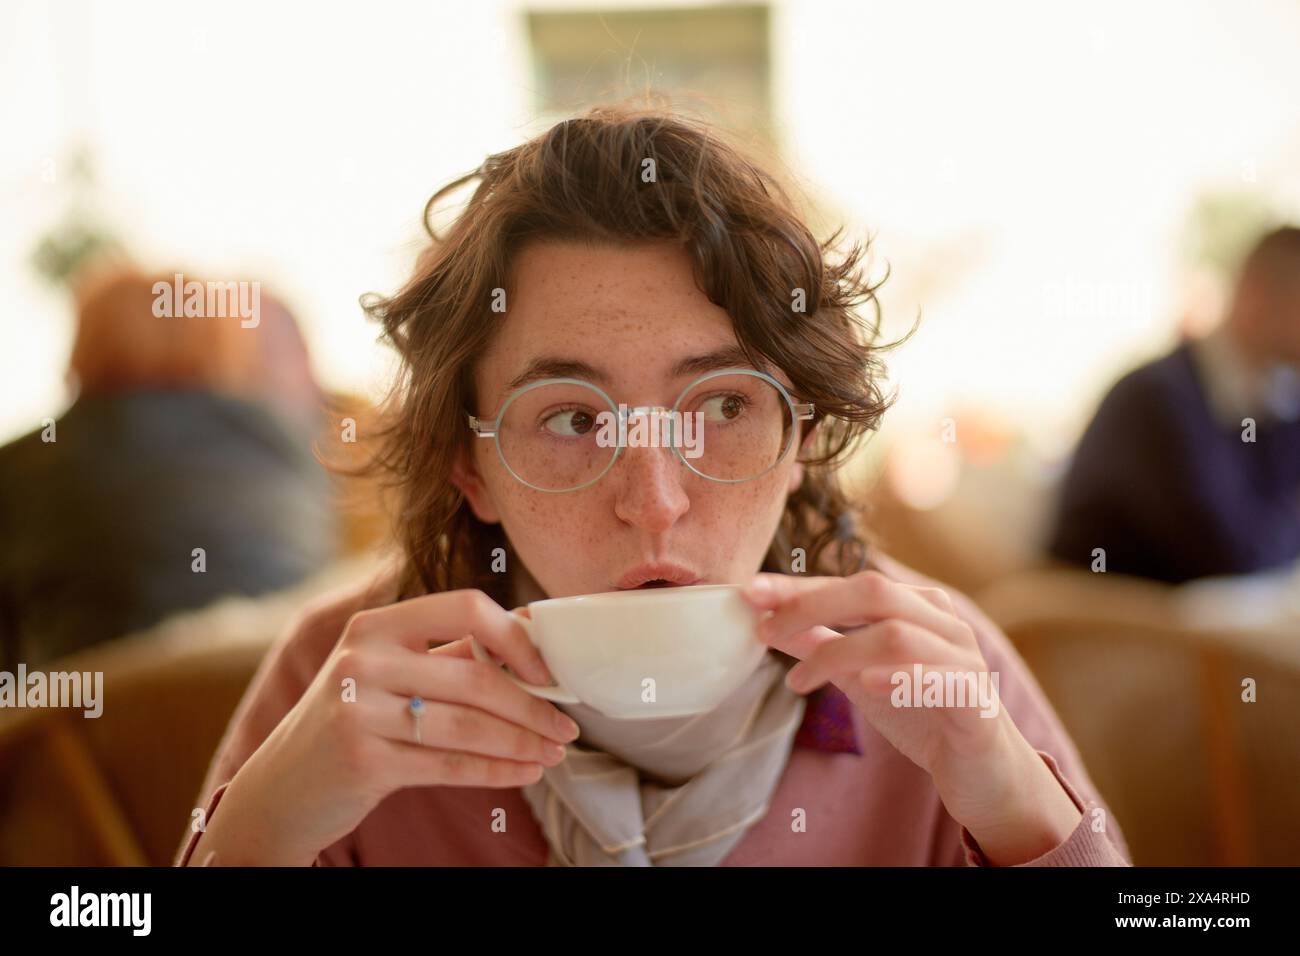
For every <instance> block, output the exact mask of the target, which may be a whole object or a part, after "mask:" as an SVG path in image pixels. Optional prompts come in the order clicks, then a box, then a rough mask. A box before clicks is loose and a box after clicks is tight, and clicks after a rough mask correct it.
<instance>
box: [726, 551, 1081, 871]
mask: <svg viewBox="0 0 1300 956" xmlns="http://www.w3.org/2000/svg"><path fill="white" fill-rule="evenodd" d="M745 596H746V597H747V598H748V599H749V600H750V602H751V603H752V604H753V605H754V606H755V607H757V608H759V609H761V610H765V611H771V612H773V613H771V614H770V615H768V616H767V617H766V619H765V620H764V621H763V622H762V624H761V625H760V636H761V638H762V640H763V641H764V642H765V643H767V644H768V645H769V646H771V647H774V648H776V649H777V650H780V651H783V652H784V653H786V654H789V655H790V656H792V657H795V658H798V659H799V661H800V663H798V664H797V665H795V667H794V668H792V669H791V672H790V675H789V677H788V679H787V683H788V684H789V686H790V687H791V689H792V690H795V691H797V692H799V693H809V692H811V691H813V690H815V689H816V688H818V687H820V686H821V685H823V684H825V683H826V682H828V681H829V682H831V683H833V684H835V686H836V687H838V688H839V689H840V690H842V691H843V692H844V694H845V695H846V696H847V697H848V698H849V699H850V700H851V701H852V702H853V703H854V705H855V706H856V707H857V708H858V709H859V710H861V711H862V713H863V714H864V715H865V717H866V719H867V720H868V722H870V724H871V725H872V726H873V727H874V728H875V729H876V730H877V731H878V732H879V733H880V734H881V736H883V737H884V738H885V739H886V740H887V741H889V743H890V744H892V745H893V746H894V747H895V748H896V749H897V750H899V751H900V752H901V753H902V754H904V755H905V756H906V757H908V758H909V759H910V760H912V761H913V762H914V763H915V764H917V765H918V766H919V767H921V768H922V769H923V770H925V771H926V772H928V773H929V774H930V776H931V777H932V778H933V780H934V782H935V786H936V788H937V789H938V791H939V795H940V797H941V799H942V800H943V803H944V806H945V807H946V808H947V810H948V812H949V814H950V815H951V816H952V817H953V819H955V820H957V821H958V822H959V823H961V824H962V825H963V826H965V827H966V828H967V829H968V830H969V831H970V832H971V835H972V836H974V837H975V839H976V841H977V842H978V843H979V845H980V849H981V850H982V851H983V852H984V855H985V857H986V858H987V859H988V860H989V861H990V862H991V863H994V864H996V865H1008V864H1012V863H1022V862H1026V861H1028V860H1031V859H1033V858H1035V857H1037V856H1040V855H1042V854H1043V853H1046V852H1047V851H1048V850H1050V849H1052V848H1054V847H1056V846H1059V845H1060V844H1061V843H1062V842H1064V841H1065V839H1066V838H1068V836H1069V835H1070V833H1071V832H1072V831H1073V830H1074V828H1075V827H1076V826H1077V825H1078V823H1079V820H1080V817H1081V813H1080V811H1079V809H1078V808H1077V807H1076V806H1075V804H1074V801H1073V800H1071V799H1070V796H1069V794H1067V793H1066V792H1065V791H1064V790H1063V789H1062V788H1061V786H1060V784H1059V783H1058V782H1057V780H1056V778H1055V777H1054V776H1053V775H1052V772H1051V771H1050V770H1049V769H1048V768H1047V765H1046V764H1045V763H1043V761H1042V758H1041V757H1039V755H1038V753H1037V751H1036V750H1035V749H1034V748H1033V746H1032V745H1030V744H1029V742H1028V741H1027V740H1025V738H1024V736H1023V735H1022V734H1021V733H1020V731H1019V729H1018V728H1017V727H1016V725H1015V723H1014V721H1012V719H1011V717H1010V715H1009V714H1007V712H1006V710H1005V709H1004V708H1003V707H1002V706H1001V702H1000V699H999V697H998V687H997V685H998V679H999V675H997V674H996V673H990V672H989V669H988V665H987V664H986V663H985V661H984V655H983V654H982V653H981V651H980V648H979V644H978V642H977V641H976V639H975V632H974V630H973V629H972V628H971V626H970V625H969V624H967V623H966V622H965V621H963V620H962V619H961V618H959V617H958V616H957V615H956V613H955V609H954V605H953V603H952V599H951V598H950V597H949V596H948V594H947V593H946V592H944V591H943V590H941V589H940V588H926V587H913V586H910V585H905V584H901V583H899V582H896V581H893V580H891V579H890V578H888V577H886V576H885V575H883V574H881V573H879V572H877V571H862V572H859V573H857V574H853V575H850V576H849V577H845V578H838V577H805V576H802V575H800V576H795V575H784V574H759V575H757V576H756V577H755V578H754V580H753V581H752V582H751V583H750V584H749V586H748V587H747V588H746V589H745ZM918 677H919V678H920V683H919V685H918V683H917V678H918ZM927 685H931V689H930V690H929V692H928V693H927ZM958 687H960V688H961V689H962V690H963V691H964V692H965V697H964V699H958V698H957V697H956V696H955V695H954V694H953V693H952V692H953V691H955V690H957V688H958ZM935 690H937V691H938V692H939V700H938V702H937V703H938V706H935V705H934V704H935V701H934V700H933V694H934V691H935ZM905 692H909V693H906V694H905ZM923 704H928V705H929V706H923Z"/></svg>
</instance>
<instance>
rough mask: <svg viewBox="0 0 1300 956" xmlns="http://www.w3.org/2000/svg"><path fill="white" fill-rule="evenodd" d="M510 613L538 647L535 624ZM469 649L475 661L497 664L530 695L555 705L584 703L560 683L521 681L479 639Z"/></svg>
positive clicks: (473, 639) (515, 613) (470, 642)
mask: <svg viewBox="0 0 1300 956" xmlns="http://www.w3.org/2000/svg"><path fill="white" fill-rule="evenodd" d="M510 613H511V614H513V615H514V616H515V617H516V618H518V619H519V623H520V624H522V625H523V626H524V632H525V633H527V635H528V640H529V642H531V643H532V644H533V646H534V647H536V646H537V644H536V642H535V641H533V622H532V621H531V620H530V619H529V618H526V617H524V616H523V615H522V614H520V613H518V612H517V611H511V612H510ZM469 649H470V653H472V654H473V655H474V659H475V660H479V661H483V662H484V663H485V664H496V665H497V666H499V667H501V669H502V670H503V671H504V672H505V675H506V677H508V678H510V679H511V680H512V681H514V682H515V684H517V685H518V686H519V687H522V688H523V689H524V690H526V691H528V693H530V694H532V695H533V696H534V697H540V698H542V700H549V701H553V702H554V703H557V704H581V703H582V701H580V700H579V699H578V698H577V697H575V696H574V695H573V694H571V693H569V691H567V690H565V689H564V687H563V686H562V685H561V684H559V683H558V682H557V683H555V684H552V685H551V686H550V687H543V686H542V685H540V684H529V683H528V682H527V681H522V680H520V679H519V678H518V677H516V676H515V675H514V674H512V673H510V672H509V671H507V670H505V665H504V664H500V663H498V662H497V661H494V660H493V659H492V657H491V655H489V654H488V652H487V648H486V647H484V646H483V645H482V644H480V643H479V642H478V639H477V638H475V637H470V639H469Z"/></svg>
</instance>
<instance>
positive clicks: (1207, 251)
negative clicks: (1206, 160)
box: [1182, 190, 1279, 278]
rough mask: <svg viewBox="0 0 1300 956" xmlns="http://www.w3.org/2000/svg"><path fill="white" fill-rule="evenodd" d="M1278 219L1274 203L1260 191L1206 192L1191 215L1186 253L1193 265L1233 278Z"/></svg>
mask: <svg viewBox="0 0 1300 956" xmlns="http://www.w3.org/2000/svg"><path fill="white" fill-rule="evenodd" d="M1278 221H1279V216H1278V214H1277V211H1276V210H1275V209H1274V207H1273V205H1272V204H1271V203H1269V202H1268V200H1266V199H1265V198H1264V197H1263V196H1261V195H1260V194H1259V193H1257V192H1251V191H1248V190H1233V191H1221V192H1214V193H1206V194H1204V195H1202V196H1201V197H1200V198H1199V199H1197V201H1196V202H1195V204H1194V205H1193V206H1192V210H1191V212H1190V213H1189V215H1188V218H1187V225H1186V227H1185V229H1184V233H1183V244H1182V245H1183V249H1182V252H1183V256H1184V258H1185V259H1186V260H1187V261H1188V262H1190V263H1192V264H1193V265H1196V266H1200V267H1202V268H1206V269H1209V270H1210V271H1212V272H1214V273H1217V274H1218V275H1220V276H1222V277H1224V278H1227V277H1230V276H1232V275H1233V274H1235V273H1236V271H1237V268H1238V267H1239V266H1240V265H1241V261H1242V259H1243V258H1245V255H1246V253H1247V252H1249V251H1250V249H1251V247H1252V246H1253V245H1254V244H1255V242H1256V240H1258V239H1259V237H1260V236H1262V235H1263V234H1264V233H1265V232H1267V231H1268V230H1269V229H1271V228H1272V227H1273V226H1275V225H1277V224H1278Z"/></svg>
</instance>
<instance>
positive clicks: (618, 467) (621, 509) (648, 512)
mask: <svg viewBox="0 0 1300 956" xmlns="http://www.w3.org/2000/svg"><path fill="white" fill-rule="evenodd" d="M685 474H686V468H685V466H684V465H682V463H681V461H679V460H678V458H677V453H676V452H675V451H674V450H673V449H672V448H668V447H657V448H656V447H653V446H645V447H633V446H627V447H625V448H624V449H623V453H622V454H621V455H620V456H619V460H618V461H617V462H615V464H614V469H613V474H612V475H610V477H611V478H613V479H614V480H615V481H616V482H617V484H618V498H617V500H616V501H615V504H614V512H615V514H617V515H618V516H619V518H621V519H622V520H623V521H626V522H627V523H628V524H630V525H635V526H636V527H638V528H642V529H644V530H646V531H649V532H660V531H666V530H667V529H668V528H671V527H672V526H673V524H675V523H676V521H677V520H678V519H679V518H680V517H681V516H682V515H684V514H685V513H686V512H687V510H689V509H690V506H691V499H690V497H689V496H688V495H687V494H686V489H685V488H683V487H682V479H683V477H684V475H685Z"/></svg>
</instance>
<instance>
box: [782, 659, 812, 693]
mask: <svg viewBox="0 0 1300 956" xmlns="http://www.w3.org/2000/svg"><path fill="white" fill-rule="evenodd" d="M801 666H802V665H799V664H796V665H795V666H794V667H792V668H790V673H788V674H786V675H785V686H786V687H789V688H790V689H791V690H792V691H794V692H795V693H796V694H802V693H803V692H804V691H805V690H806V689H807V688H806V687H805V686H804V679H805V678H806V677H807V673H806V672H805V671H803V670H801Z"/></svg>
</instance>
